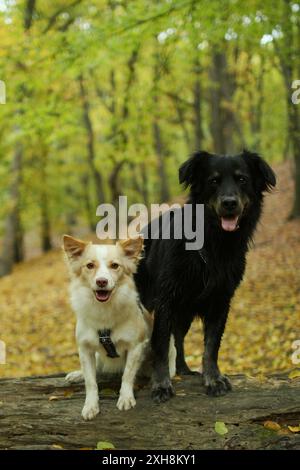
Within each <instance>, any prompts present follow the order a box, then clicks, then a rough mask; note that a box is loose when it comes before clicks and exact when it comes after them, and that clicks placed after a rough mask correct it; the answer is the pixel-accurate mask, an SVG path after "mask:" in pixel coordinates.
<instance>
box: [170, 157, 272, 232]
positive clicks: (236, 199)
mask: <svg viewBox="0 0 300 470" xmlns="http://www.w3.org/2000/svg"><path fill="white" fill-rule="evenodd" d="M179 181H180V183H182V184H184V185H185V187H188V186H190V188H191V196H192V199H193V200H194V201H195V202H198V203H203V204H205V205H206V206H207V207H208V208H209V209H210V210H211V212H212V213H213V214H214V215H215V216H216V217H217V218H218V221H219V224H220V227H221V228H222V229H223V230H224V231H227V232H233V231H235V230H237V228H238V227H239V223H240V221H241V219H242V218H243V217H244V216H245V215H246V214H247V212H248V210H249V209H250V208H251V206H252V205H253V204H254V203H255V202H260V201H261V200H262V197H263V192H264V191H270V190H271V189H272V188H273V187H274V186H275V185H276V178H275V174H274V172H273V170H272V169H271V168H270V166H269V165H268V164H267V163H266V162H265V161H264V160H263V159H262V158H261V157H260V156H259V155H258V154H256V153H252V152H249V151H247V150H244V151H243V152H242V153H241V154H239V155H235V156H219V155H212V154H209V153H207V152H197V153H195V154H194V155H193V156H192V157H191V158H189V160H187V161H186V162H185V163H184V164H183V165H182V166H181V167H180V169H179Z"/></svg>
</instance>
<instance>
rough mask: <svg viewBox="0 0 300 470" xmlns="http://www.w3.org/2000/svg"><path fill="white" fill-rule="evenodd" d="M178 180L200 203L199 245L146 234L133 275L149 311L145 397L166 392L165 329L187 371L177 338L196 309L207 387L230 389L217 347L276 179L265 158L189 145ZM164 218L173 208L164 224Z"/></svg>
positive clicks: (161, 397) (212, 391) (158, 397)
mask: <svg viewBox="0 0 300 470" xmlns="http://www.w3.org/2000/svg"><path fill="white" fill-rule="evenodd" d="M179 181H180V183H182V184H184V186H185V187H190V196H189V200H188V203H190V204H192V207H196V204H197V203H198V204H204V246H203V248H202V249H201V250H198V251H197V250H196V251H195V250H194V251H188V250H186V247H185V244H186V240H185V239H181V240H179V239H175V237H173V238H171V239H169V240H166V239H162V238H159V239H150V238H149V239H148V240H145V257H144V259H143V260H142V261H141V263H140V265H139V269H138V272H137V275H136V283H137V286H138V289H139V292H140V296H141V301H142V302H143V303H144V305H145V306H146V308H147V309H149V310H150V311H151V310H154V312H155V317H154V318H155V320H154V331H153V336H152V347H153V355H154V373H153V384H152V397H153V399H154V401H155V402H158V403H159V402H163V401H166V400H168V399H169V398H170V397H171V396H172V395H173V389H172V385H171V381H170V376H169V370H168V360H167V356H168V347H169V340H170V334H171V333H173V334H174V336H175V343H176V348H177V362H176V366H177V372H178V373H179V374H188V373H191V371H190V370H189V368H188V366H187V365H186V362H185V359H184V346H183V344H184V337H185V335H186V333H187V332H188V330H189V328H190V325H191V323H192V321H193V319H194V318H195V317H196V316H200V317H201V318H202V320H203V324H204V356H203V378H204V384H205V386H206V388H207V393H208V394H209V395H214V396H218V395H223V394H225V393H226V392H227V391H229V390H230V389H231V385H230V382H229V380H228V378H227V377H225V376H224V375H221V373H220V371H219V368H218V362H217V361H218V351H219V347H220V343H221V338H222V335H223V332H224V328H225V324H226V320H227V315H228V311H229V307H230V301H231V299H232V297H233V294H234V292H235V289H236V288H237V286H238V285H239V283H240V281H241V280H242V277H243V274H244V270H245V264H246V262H245V256H246V253H247V250H248V247H249V242H250V241H251V237H252V235H253V232H254V229H255V227H256V224H257V222H258V220H259V217H260V214H261V209H262V203H263V193H264V192H265V191H270V190H271V189H272V187H274V186H275V184H276V178H275V175H274V172H273V171H272V169H271V168H270V167H269V165H268V164H267V163H266V162H265V161H264V160H263V159H262V158H261V157H260V156H259V155H257V154H256V153H251V152H248V151H244V152H243V153H241V154H239V155H236V156H218V155H211V154H209V153H207V152H197V153H195V154H194V155H193V156H192V157H191V158H190V159H189V160H187V161H186V162H185V163H184V164H183V165H182V166H181V168H180V170H179ZM192 220H193V223H194V218H193V219H192ZM172 221H174V216H173V218H171V223H170V225H172V223H173V222H172ZM151 223H152V224H153V222H151ZM148 228H150V227H149V226H148ZM173 228H174V227H173ZM160 230H161V228H160Z"/></svg>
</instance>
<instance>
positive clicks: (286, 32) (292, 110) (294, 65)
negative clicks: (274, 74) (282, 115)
mask: <svg viewBox="0 0 300 470" xmlns="http://www.w3.org/2000/svg"><path fill="white" fill-rule="evenodd" d="M282 24H283V39H284V44H283V46H281V47H280V46H279V44H278V43H277V42H276V41H275V51H276V53H277V55H278V57H279V61H280V67H281V71H282V76H283V80H284V84H285V91H286V103H287V113H288V134H289V138H290V141H291V147H292V150H293V157H294V181H295V190H294V202H293V208H292V210H291V213H290V216H289V218H290V219H295V218H300V114H299V105H297V104H295V103H293V102H292V99H291V98H292V97H291V94H292V93H291V92H292V88H291V86H292V82H293V76H297V74H298V73H299V72H300V66H299V59H298V57H299V46H300V23H299V20H298V21H297V23H296V24H295V25H294V24H293V22H292V21H291V2H290V1H289V0H284V11H283V23H282ZM294 33H296V35H295V36H294Z"/></svg>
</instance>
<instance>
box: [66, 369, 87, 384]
mask: <svg viewBox="0 0 300 470" xmlns="http://www.w3.org/2000/svg"><path fill="white" fill-rule="evenodd" d="M83 380H84V377H83V374H82V372H81V370H74V371H73V372H70V373H69V374H68V375H66V377H65V381H66V382H68V383H70V384H77V383H79V382H83Z"/></svg>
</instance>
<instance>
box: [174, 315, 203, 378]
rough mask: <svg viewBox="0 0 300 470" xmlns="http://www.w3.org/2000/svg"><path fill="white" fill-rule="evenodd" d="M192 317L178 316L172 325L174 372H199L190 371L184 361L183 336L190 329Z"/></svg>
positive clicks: (187, 373)
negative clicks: (174, 354)
mask: <svg viewBox="0 0 300 470" xmlns="http://www.w3.org/2000/svg"><path fill="white" fill-rule="evenodd" d="M191 323H192V318H190V317H187V318H182V317H180V318H178V319H177V320H176V322H175V325H174V336H175V346H176V374H178V375H198V374H199V372H195V371H192V370H191V369H190V368H189V367H188V365H187V363H186V362H185V356H184V338H185V336H186V334H187V332H188V331H189V329H190V326H191Z"/></svg>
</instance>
